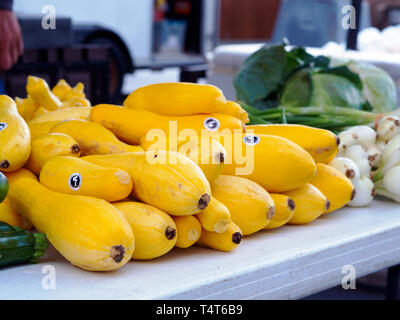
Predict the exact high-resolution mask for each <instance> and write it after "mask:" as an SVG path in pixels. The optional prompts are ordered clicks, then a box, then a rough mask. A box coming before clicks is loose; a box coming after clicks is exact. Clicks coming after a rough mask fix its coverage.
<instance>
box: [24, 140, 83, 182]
mask: <svg viewBox="0 0 400 320" xmlns="http://www.w3.org/2000/svg"><path fill="white" fill-rule="evenodd" d="M58 156H70V157H79V156H80V147H79V144H78V143H77V142H76V141H75V140H74V139H72V138H71V137H70V136H67V135H66V134H62V133H51V134H45V135H42V136H40V137H37V138H35V139H32V151H31V155H30V156H29V159H28V162H27V163H26V165H25V167H26V168H27V169H29V170H30V171H32V172H33V173H35V174H36V175H39V173H40V170H42V167H43V165H44V164H45V163H46V162H47V161H49V160H50V159H52V158H55V157H58Z"/></svg>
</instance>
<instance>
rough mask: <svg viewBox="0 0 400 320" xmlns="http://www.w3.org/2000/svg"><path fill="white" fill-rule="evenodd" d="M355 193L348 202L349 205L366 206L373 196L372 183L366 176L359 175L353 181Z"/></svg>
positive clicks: (373, 187) (373, 188)
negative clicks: (358, 177)
mask: <svg viewBox="0 0 400 320" xmlns="http://www.w3.org/2000/svg"><path fill="white" fill-rule="evenodd" d="M354 189H355V190H356V194H355V197H354V199H353V200H351V201H350V202H349V203H348V206H350V207H367V206H369V205H370V203H371V202H372V200H374V197H375V186H374V183H373V182H372V181H371V179H369V178H368V177H361V179H360V180H358V181H356V182H355V183H354Z"/></svg>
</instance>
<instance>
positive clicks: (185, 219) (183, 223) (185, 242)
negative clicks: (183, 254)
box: [172, 216, 201, 248]
mask: <svg viewBox="0 0 400 320" xmlns="http://www.w3.org/2000/svg"><path fill="white" fill-rule="evenodd" d="M172 219H173V220H174V222H175V225H176V230H177V231H178V239H177V240H176V244H175V247H178V248H189V247H191V246H192V245H194V244H195V243H196V242H197V240H199V238H200V235H201V224H200V222H199V220H197V219H196V218H195V217H193V216H182V217H173V218H172Z"/></svg>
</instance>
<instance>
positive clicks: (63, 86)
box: [51, 79, 72, 101]
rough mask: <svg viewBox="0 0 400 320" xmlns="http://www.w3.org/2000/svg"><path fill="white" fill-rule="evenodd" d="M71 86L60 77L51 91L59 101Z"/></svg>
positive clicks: (62, 99)
mask: <svg viewBox="0 0 400 320" xmlns="http://www.w3.org/2000/svg"><path fill="white" fill-rule="evenodd" d="M71 89H72V88H71V86H70V85H69V84H68V82H67V81H65V80H64V79H60V80H59V81H58V82H57V84H56V85H55V86H54V87H53V89H51V92H52V93H53V94H54V95H55V96H56V97H57V98H58V99H60V100H61V101H64V98H65V95H66V94H67V93H68V92H69V91H70V90H71Z"/></svg>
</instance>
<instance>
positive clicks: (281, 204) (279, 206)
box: [264, 193, 296, 230]
mask: <svg viewBox="0 0 400 320" xmlns="http://www.w3.org/2000/svg"><path fill="white" fill-rule="evenodd" d="M270 195H271V197H272V199H273V200H274V204H275V214H274V216H273V217H272V219H271V221H270V222H269V223H268V224H267V226H266V227H265V228H264V229H266V230H269V229H276V228H279V227H282V226H283V225H285V224H286V223H288V222H289V220H290V219H291V218H292V217H293V215H294V211H295V208H296V204H295V202H294V201H293V200H292V199H290V198H289V197H288V196H286V195H284V194H279V193H271V194H270Z"/></svg>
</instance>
